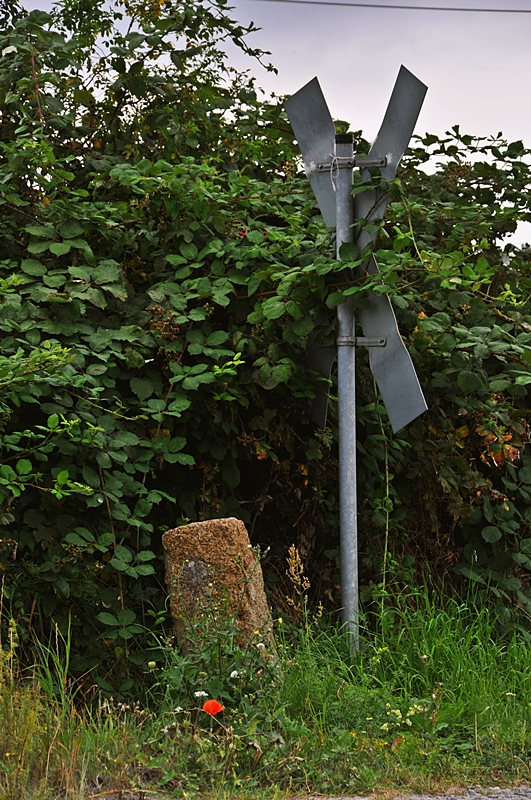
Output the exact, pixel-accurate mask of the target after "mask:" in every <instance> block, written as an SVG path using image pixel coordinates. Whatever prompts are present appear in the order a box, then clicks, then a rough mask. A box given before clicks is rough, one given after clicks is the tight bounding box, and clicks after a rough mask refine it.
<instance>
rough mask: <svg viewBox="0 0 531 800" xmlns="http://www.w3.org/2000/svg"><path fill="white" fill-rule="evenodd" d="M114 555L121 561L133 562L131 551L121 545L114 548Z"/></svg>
mask: <svg viewBox="0 0 531 800" xmlns="http://www.w3.org/2000/svg"><path fill="white" fill-rule="evenodd" d="M114 555H115V556H116V558H119V559H120V560H121V561H127V562H129V561H132V560H133V554H132V553H131V551H130V550H128V549H127V547H124V546H123V545H121V544H117V545H116V547H115V548H114Z"/></svg>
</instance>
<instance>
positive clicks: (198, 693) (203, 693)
mask: <svg viewBox="0 0 531 800" xmlns="http://www.w3.org/2000/svg"><path fill="white" fill-rule="evenodd" d="M194 695H195V696H196V697H208V694H207V693H206V692H203V691H199V692H194Z"/></svg>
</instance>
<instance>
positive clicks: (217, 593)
mask: <svg viewBox="0 0 531 800" xmlns="http://www.w3.org/2000/svg"><path fill="white" fill-rule="evenodd" d="M162 545H163V547H164V552H165V560H166V585H167V587H168V594H169V598H170V609H171V614H172V617H173V626H174V630H175V635H176V637H177V640H178V642H179V645H180V646H181V648H183V649H184V650H186V651H190V650H191V649H193V645H194V640H193V635H194V634H193V631H194V629H196V628H197V631H198V634H199V631H200V630H201V617H202V615H204V614H205V613H207V614H208V615H209V616H210V614H211V613H212V612H214V614H215V615H218V616H219V619H220V622H223V620H222V617H223V616H224V617H225V620H226V619H227V618H228V617H229V616H234V617H235V622H236V625H237V627H238V628H239V629H240V630H241V632H242V643H243V642H248V641H249V640H252V638H253V637H254V638H255V639H257V642H264V643H265V644H266V649H267V651H269V652H271V650H272V649H273V650H274V645H273V637H272V633H271V631H272V623H271V613H270V611H269V606H268V604H267V600H266V596H265V591H264V579H263V575H262V568H261V566H260V562H259V561H258V559H257V558H256V555H255V553H254V551H253V549H252V547H251V543H250V541H249V536H248V533H247V530H246V528H245V525H244V524H243V522H242V521H241V520H239V519H236V518H235V517H228V518H226V519H210V520H206V521H205V522H191V523H190V524H189V525H182V526H181V527H179V528H174V529H173V530H169V531H166V533H165V534H164V535H163V537H162ZM257 631H259V636H258V637H257V634H256V632H257ZM195 644H198V642H197V641H196V642H195Z"/></svg>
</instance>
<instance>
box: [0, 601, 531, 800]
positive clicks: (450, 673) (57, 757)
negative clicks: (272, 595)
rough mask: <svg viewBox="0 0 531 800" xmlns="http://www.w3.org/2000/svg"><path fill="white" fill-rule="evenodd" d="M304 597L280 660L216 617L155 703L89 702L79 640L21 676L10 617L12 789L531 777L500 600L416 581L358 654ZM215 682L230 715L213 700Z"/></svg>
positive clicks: (168, 675)
mask: <svg viewBox="0 0 531 800" xmlns="http://www.w3.org/2000/svg"><path fill="white" fill-rule="evenodd" d="M301 608H302V611H303V624H302V626H301V627H300V628H298V629H295V628H293V627H290V626H289V624H288V621H287V620H284V621H283V622H282V623H277V626H276V628H277V650H278V654H279V655H278V661H277V662H268V661H267V659H266V660H264V657H263V647H262V648H260V649H257V647H256V643H254V644H253V643H251V645H248V646H247V647H246V648H245V649H244V650H238V647H237V646H236V644H235V637H234V636H232V637H231V636H228V635H227V630H229V631H230V632H231V633H233V632H234V628H233V621H229V623H228V624H229V628H228V629H223V626H222V625H221V623H220V626H219V629H218V630H214V629H212V626H211V630H210V640H207V639H204V638H203V639H202V645H201V652H200V653H198V654H197V656H196V657H195V658H193V657H191V656H190V654H188V655H187V656H181V655H180V654H179V653H178V652H177V651H176V650H174V649H169V648H168V650H167V652H166V656H167V661H166V663H165V664H164V665H163V666H161V667H160V670H159V671H158V673H157V675H158V679H157V680H156V681H155V685H154V686H152V688H151V690H150V694H149V697H150V701H149V706H148V707H145V708H140V707H139V706H138V705H135V704H133V703H130V704H125V703H117V702H114V701H112V700H110V699H109V698H102V697H100V698H99V699H97V700H96V701H94V702H93V703H92V704H90V705H88V704H84V703H83V702H81V698H80V695H79V694H78V685H77V684H76V683H73V682H72V681H71V678H70V676H69V671H68V662H69V652H70V641H69V639H68V637H67V638H66V639H65V640H62V639H61V637H59V636H58V637H57V638H56V640H55V641H53V642H50V643H49V644H48V645H47V646H46V647H41V650H40V656H39V663H38V664H37V665H36V666H35V669H34V670H32V672H31V674H26V675H24V674H22V675H20V674H18V673H17V666H16V652H15V651H16V637H15V636H14V629H12V635H11V640H10V645H9V646H7V647H6V648H5V649H4V650H3V651H2V656H1V659H2V661H1V669H0V800H56V799H57V800H58V798H62V799H66V798H68V800H86V798H87V797H89V796H91V795H93V796H98V797H104V796H105V795H106V794H107V795H110V794H111V793H113V792H114V793H115V795H116V793H117V792H120V791H122V792H125V791H126V790H128V789H134V788H135V787H136V789H138V790H140V789H142V790H143V791H144V793H146V792H149V791H151V792H156V793H158V794H159V795H160V796H161V797H162V796H167V795H169V796H175V797H180V796H182V797H190V796H192V795H194V794H197V795H200V794H204V795H208V796H222V795H223V793H224V792H225V793H226V794H227V795H228V794H229V793H230V795H231V797H234V796H237V795H241V796H243V795H245V794H247V795H250V796H253V797H258V796H264V797H265V796H272V795H279V794H282V793H288V792H295V791H296V792H299V793H301V792H310V791H312V792H321V793H323V794H326V793H330V794H332V793H352V794H354V793H359V792H364V791H365V792H366V791H374V790H375V789H396V790H399V791H401V792H403V791H408V790H413V791H429V790H435V789H441V788H444V787H447V786H449V785H459V784H462V785H470V784H471V783H477V784H486V785H489V784H492V783H496V784H500V783H503V782H506V783H508V782H511V781H521V780H523V781H529V780H530V779H531V733H530V731H531V696H530V694H531V693H530V692H529V686H530V678H531V653H530V649H529V644H528V641H527V639H526V638H525V637H524V635H523V634H522V632H519V631H517V630H515V631H513V632H512V633H511V634H510V635H505V636H501V635H500V634H499V632H498V629H497V621H496V617H495V615H494V613H493V612H492V611H491V610H489V609H488V608H485V607H484V608H479V609H478V608H475V607H474V605H473V604H470V605H467V604H465V603H462V602H459V601H456V600H451V599H450V600H444V601H441V602H440V603H435V602H434V601H433V600H432V599H430V596H429V594H428V593H427V592H426V593H416V594H409V595H408V596H401V597H398V598H395V600H394V602H393V607H392V608H381V609H380V611H379V612H378V613H377V614H376V615H375V616H373V617H372V618H371V620H370V623H371V624H370V631H369V629H367V630H366V631H364V635H363V636H362V644H361V649H360V652H359V654H357V655H351V654H350V652H349V650H348V647H347V642H346V640H345V638H344V637H343V635H342V633H341V631H339V630H334V629H324V627H323V626H322V621H321V622H320V624H321V627H320V626H319V625H318V624H317V623H316V622H312V621H311V620H310V619H309V618H308V611H307V605H306V603H304V605H303V606H301ZM220 642H225V645H224V649H223V650H220ZM228 643H229V644H228ZM210 656H212V658H210ZM214 656H215V657H214ZM150 675H151V677H152V676H153V668H152V667H151V673H150ZM198 691H199V693H200V696H199V698H197V697H196V694H197V692H198ZM203 691H205V692H206V694H207V695H208V696H209V697H216V699H218V700H219V701H220V703H221V704H222V705H223V706H224V711H223V712H222V713H220V714H219V715H217V716H215V717H214V716H209V715H208V714H207V713H205V712H203V711H202V702H203V696H202V694H201V692H203ZM145 696H147V695H145Z"/></svg>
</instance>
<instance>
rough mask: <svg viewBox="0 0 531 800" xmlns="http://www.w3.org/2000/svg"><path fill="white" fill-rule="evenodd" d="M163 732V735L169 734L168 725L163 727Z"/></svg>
mask: <svg viewBox="0 0 531 800" xmlns="http://www.w3.org/2000/svg"><path fill="white" fill-rule="evenodd" d="M163 730H164V733H169V732H170V726H169V725H165V726H164V728H163Z"/></svg>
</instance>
